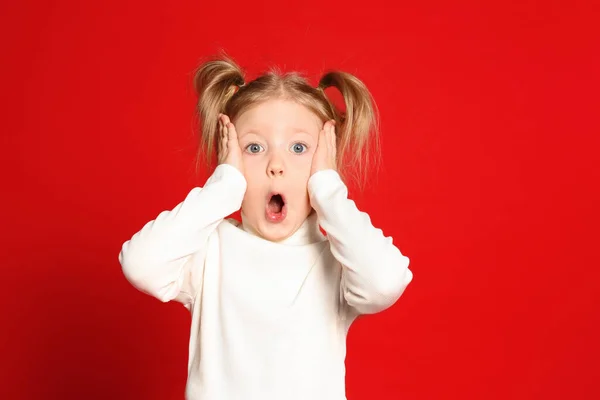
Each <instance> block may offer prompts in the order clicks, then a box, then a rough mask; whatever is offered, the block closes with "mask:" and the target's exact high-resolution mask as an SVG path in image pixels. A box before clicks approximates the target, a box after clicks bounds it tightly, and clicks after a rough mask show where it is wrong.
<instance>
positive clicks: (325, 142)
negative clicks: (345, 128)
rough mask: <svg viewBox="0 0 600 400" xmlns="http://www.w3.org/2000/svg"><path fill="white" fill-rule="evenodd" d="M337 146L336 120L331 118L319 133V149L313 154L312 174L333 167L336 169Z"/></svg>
mask: <svg viewBox="0 0 600 400" xmlns="http://www.w3.org/2000/svg"><path fill="white" fill-rule="evenodd" d="M336 148H337V142H336V137H335V121H334V120H329V121H327V122H325V124H324V125H323V129H322V130H321V132H320V133H319V141H318V143H317V149H316V150H315V153H314V155H313V160H312V166H311V170H310V175H311V176H312V175H313V174H315V173H316V172H319V171H322V170H326V169H333V170H336V169H337V168H336Z"/></svg>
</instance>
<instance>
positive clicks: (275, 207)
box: [269, 196, 283, 214]
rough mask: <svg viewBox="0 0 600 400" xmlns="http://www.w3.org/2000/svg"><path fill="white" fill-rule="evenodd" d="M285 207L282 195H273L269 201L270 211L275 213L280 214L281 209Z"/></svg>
mask: <svg viewBox="0 0 600 400" xmlns="http://www.w3.org/2000/svg"><path fill="white" fill-rule="evenodd" d="M282 208H283V202H282V201H281V197H279V196H273V197H271V200H270V201H269V212H272V213H274V214H279V213H280V212H281V209H282Z"/></svg>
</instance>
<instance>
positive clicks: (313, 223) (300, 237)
mask: <svg viewBox="0 0 600 400" xmlns="http://www.w3.org/2000/svg"><path fill="white" fill-rule="evenodd" d="M241 217H242V222H241V224H240V226H239V227H240V228H241V229H242V230H244V231H246V232H248V233H250V234H252V235H255V236H260V235H259V234H258V233H257V232H256V231H255V230H254V228H252V227H251V226H250V225H249V224H247V223H245V218H244V214H243V213H242V215H241ZM325 239H326V237H325V236H324V235H323V233H321V230H320V229H319V222H318V220H317V213H316V211H314V210H313V211H312V212H311V213H310V214H309V216H308V218H306V220H305V221H304V222H303V223H302V225H300V227H299V228H298V230H297V231H296V232H294V233H293V234H292V235H291V236H290V237H288V238H287V239H284V240H282V241H280V242H277V243H279V244H285V245H291V246H301V245H306V244H311V243H318V242H322V241H324V240H325Z"/></svg>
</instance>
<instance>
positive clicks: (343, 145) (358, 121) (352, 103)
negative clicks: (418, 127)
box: [318, 71, 380, 186]
mask: <svg viewBox="0 0 600 400" xmlns="http://www.w3.org/2000/svg"><path fill="white" fill-rule="evenodd" d="M328 87H335V88H336V89H338V90H339V91H340V93H341V94H342V97H343V99H344V103H345V110H338V109H336V108H335V107H334V106H333V103H332V102H330V101H329V104H330V105H331V108H332V110H333V114H334V116H335V120H336V128H335V129H336V135H337V155H338V160H337V162H338V170H340V171H344V172H345V171H348V172H349V173H350V174H352V175H353V177H354V178H355V180H356V181H357V182H358V183H359V185H360V186H362V184H363V183H364V182H365V181H366V172H367V169H368V168H369V167H370V166H374V167H377V166H378V165H379V161H380V152H379V118H378V111H377V108H376V104H375V101H374V100H373V98H372V96H371V93H370V92H369V90H368V89H367V87H366V86H365V84H364V83H363V82H362V81H360V80H359V79H358V78H356V77H355V76H353V75H351V74H349V73H347V72H343V71H330V72H328V73H326V74H325V75H324V76H323V77H322V78H321V79H320V81H319V85H318V89H320V90H322V91H323V94H325V89H327V88H328Z"/></svg>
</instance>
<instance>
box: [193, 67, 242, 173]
mask: <svg viewBox="0 0 600 400" xmlns="http://www.w3.org/2000/svg"><path fill="white" fill-rule="evenodd" d="M242 86H244V72H243V71H242V69H241V68H240V67H239V66H238V64H236V62H235V61H233V60H232V59H231V58H229V57H228V56H226V55H222V56H221V57H219V58H217V59H214V60H210V61H207V62H205V63H204V64H202V65H201V66H200V67H199V68H198V70H197V71H196V73H195V75H194V88H195V90H196V94H197V96H198V103H197V110H196V111H197V117H198V119H199V124H200V126H201V129H200V146H199V154H198V159H200V158H202V156H203V158H204V159H205V161H206V163H207V164H208V165H210V164H211V161H212V155H213V150H214V149H215V148H216V146H217V145H218V116H219V113H225V107H226V105H227V103H228V102H229V100H230V99H231V97H232V96H233V95H234V94H235V93H236V92H237V90H238V89H239V88H240V87H242Z"/></svg>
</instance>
